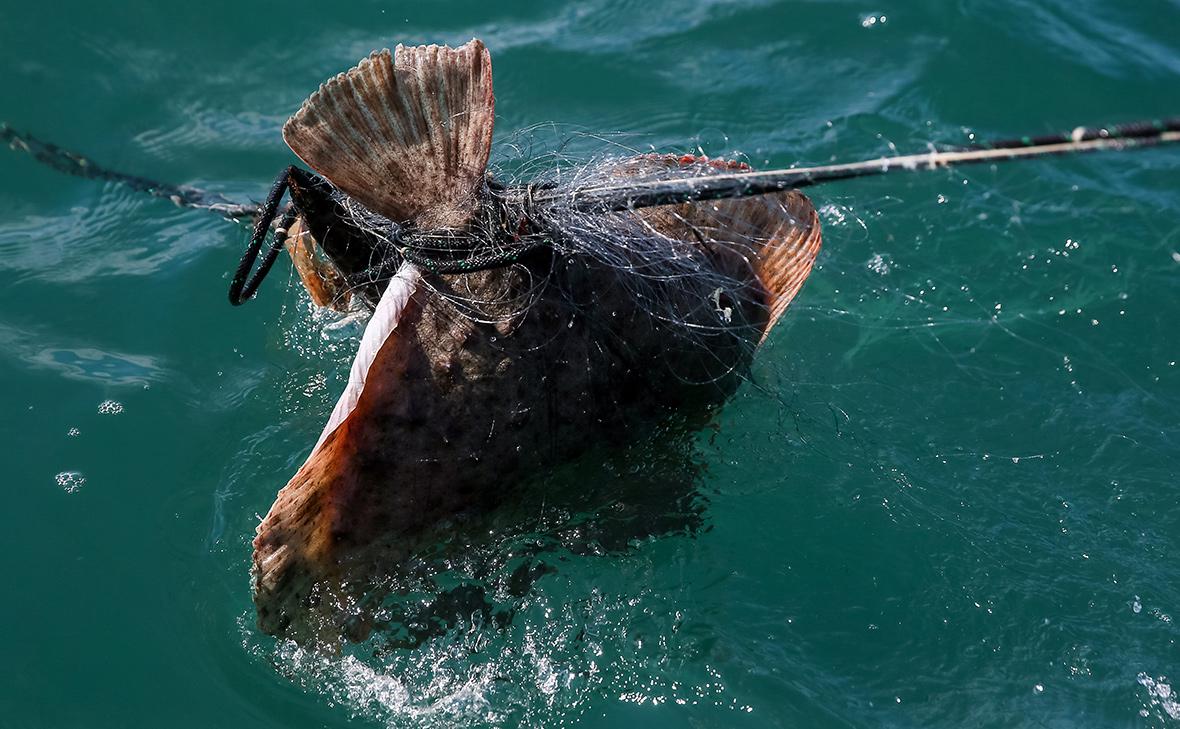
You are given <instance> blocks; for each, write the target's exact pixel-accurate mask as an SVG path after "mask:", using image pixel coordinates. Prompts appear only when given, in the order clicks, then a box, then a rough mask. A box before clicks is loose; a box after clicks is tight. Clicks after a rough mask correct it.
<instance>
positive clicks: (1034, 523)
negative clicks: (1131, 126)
mask: <svg viewBox="0 0 1180 729" xmlns="http://www.w3.org/2000/svg"><path fill="white" fill-rule="evenodd" d="M473 36H478V37H479V38H482V39H483V40H484V41H485V42H486V43H487V45H488V47H489V48H490V49H491V52H492V57H493V63H494V68H495V93H496V102H497V112H498V118H497V132H496V138H497V143H498V147H497V150H496V151H495V152H494V155H493V156H494V161H496V163H497V164H499V165H504V166H509V165H510V164H511V163H512V160H513V159H519V157H520V155H521V154H522V150H523V153H524V154H531V153H533V152H534V151H540V152H543V151H545V150H546V149H550V150H551V149H553V148H554V147H553V142H554V140H555V139H556V140H558V141H560V140H561V139H563V138H564V139H574V140H577V146H578V148H579V149H586V150H589V151H590V152H596V151H597V152H602V151H607V150H608V149H611V148H614V149H619V148H622V147H628V148H634V149H640V150H645V149H652V148H654V149H657V150H674V151H680V152H694V151H700V152H704V153H706V154H709V155H712V156H736V157H738V158H740V159H745V160H747V161H749V162H750V163H751V164H753V165H755V166H758V167H774V166H789V165H793V164H820V163H825V162H828V161H832V160H835V161H852V160H857V159H861V158H873V157H878V156H881V155H886V154H892V153H895V152H906V151H924V150H926V149H928V148H929V145H932V144H934V145H939V144H947V145H950V144H962V143H966V142H968V141H970V140H972V139H989V138H1002V137H1009V136H1020V135H1024V134H1043V133H1048V132H1053V131H1062V130H1069V129H1072V128H1073V127H1075V126H1077V125H1081V124H1092V125H1098V124H1107V123H1117V122H1125V121H1132V120H1136V119H1140V118H1153V117H1161V116H1167V115H1176V114H1180V2H1177V1H1176V0H1137V1H1136V2H1102V1H1099V0H1007V1H1001V0H994V1H986V0H906V1H904V2H903V1H901V0H871V1H870V0H854V1H844V0H829V1H823V0H793V1H789V2H788V1H783V2H769V1H761V0H733V1H728V2H721V1H719V0H642V1H640V0H579V1H577V2H567V1H565V0H547V1H545V2H540V1H539V0H537V1H532V2H502V3H490V2H474V1H471V0H464V1H460V2H447V3H443V2H430V3H425V2H419V3H410V2H402V3H393V2H367V1H358V2H350V3H325V2H308V1H306V0H291V1H289V2H286V3H242V2H227V1H226V0H206V1H204V2H198V3H161V2H144V1H142V0H129V1H127V2H120V3H114V4H104V3H93V2H78V1H72V2H71V1H64V0H63V1H62V2H49V3H44V2H43V3H36V2H32V3H30V2H21V3H17V2H12V1H11V0H9V1H8V2H5V3H4V8H3V10H2V12H0V79H2V81H3V83H2V86H3V88H2V89H0V119H3V120H6V121H8V122H9V123H11V124H12V125H13V126H15V127H16V128H18V129H22V130H26V131H29V132H32V133H34V134H37V135H39V136H40V137H43V138H45V139H48V140H50V141H53V142H55V143H57V144H60V145H62V146H63V147H66V148H69V149H74V150H78V151H79V152H82V153H84V154H86V155H87V156H89V157H90V158H92V159H93V160H95V161H97V162H100V163H102V164H105V165H108V166H110V167H113V168H116V169H120V170H126V171H128V172H133V173H136V174H141V175H144V176H147V177H151V178H155V179H160V180H165V181H168V182H173V183H183V184H189V185H195V186H199V187H203V188H206V189H210V190H215V191H218V192H220V193H223V194H225V195H226V196H228V197H231V198H234V199H242V200H247V199H260V198H262V197H263V196H264V195H265V192H266V189H267V187H268V185H269V182H270V180H271V179H273V176H274V175H275V174H276V173H277V172H278V170H279V169H281V168H282V167H283V166H284V165H287V164H289V163H291V162H294V161H295V158H294V157H293V155H292V154H291V153H290V152H289V151H288V150H287V149H286V147H285V146H284V145H283V143H282V140H281V137H280V127H281V125H282V123H283V121H284V120H285V119H286V118H287V116H288V115H289V114H291V113H292V112H293V111H294V110H295V109H296V108H297V107H298V106H299V104H300V103H301V102H302V100H303V99H304V98H305V97H306V96H307V95H308V94H309V93H311V92H312V91H313V90H314V89H315V88H316V87H317V86H318V85H319V84H320V83H321V82H322V81H323V80H325V79H327V78H328V77H330V76H331V75H334V74H336V73H338V72H340V71H342V70H345V69H347V68H348V67H350V66H351V65H353V64H354V63H355V62H356V61H357V60H358V59H360V58H361V57H363V56H365V55H367V54H368V53H369V52H370V51H371V50H373V49H376V48H382V47H386V46H388V47H393V46H394V45H395V44H397V43H407V44H415V43H444V42H445V43H450V44H459V43H462V42H464V41H466V40H468V39H470V38H471V37H473ZM598 135H601V137H600V138H599V137H598ZM522 140H523V142H522ZM546 145H549V146H546ZM596 145H597V148H596ZM0 171H2V172H3V174H0V444H2V445H0V452H2V453H3V463H4V465H5V468H4V477H3V479H2V482H3V487H2V488H3V496H4V498H3V506H2V507H0V545H2V549H0V575H3V580H2V584H3V588H2V591H3V598H2V599H0V625H2V626H3V630H2V633H0V636H2V637H0V727H3V728H4V729H10V728H11V729H18V728H19V729H23V728H25V727H29V728H41V727H45V728H49V727H88V728H94V729H97V728H101V727H135V728H138V727H145V728H146V727H153V728H154V727H172V728H181V727H194V728H197V727H200V728H202V729H204V728H207V727H249V728H250V729H261V728H263V727H287V728H295V727H345V726H348V727H386V726H391V727H422V726H489V725H490V726H505V727H515V726H531V727H587V728H589V727H622V726H643V727H647V728H649V729H655V728H656V727H928V726H947V727H958V726H983V727H1011V726H1029V727H1174V726H1180V695H1178V693H1180V648H1178V646H1177V639H1178V637H1180V629H1178V625H1177V623H1178V621H1180V364H1178V362H1180V149H1176V148H1172V149H1163V148H1160V149H1152V150H1146V151H1134V152H1126V153H1111V154H1101V155H1091V156H1084V157H1071V158H1052V159H1045V160H1041V161H1032V162H1022V163H1011V164H1003V165H999V166H994V167H992V166H984V167H973V168H963V169H957V170H939V171H926V172H921V173H913V174H903V175H900V176H889V177H884V178H874V179H864V180H858V181H848V182H842V183H835V184H830V185H826V186H822V187H816V188H814V189H813V190H811V191H810V194H811V196H812V198H813V200H814V201H815V203H816V206H817V207H818V208H819V209H820V211H821V218H822V220H823V226H824V238H825V245H824V249H823V252H822V253H821V255H820V258H819V262H818V265H817V266H816V269H815V271H814V272H813V273H812V275H811V278H810V279H809V280H808V282H807V284H806V286H805V287H804V289H803V291H802V293H801V294H800V296H799V297H798V299H797V300H796V302H795V303H794V304H793V306H792V307H791V309H790V310H789V312H788V314H787V316H786V317H785V319H784V320H783V321H782V323H781V324H780V325H779V326H778V327H777V328H776V329H775V331H774V334H773V336H772V337H771V340H770V341H769V343H768V344H767V346H766V347H765V348H764V349H763V350H762V351H761V352H760V354H759V357H758V359H757V361H756V362H755V365H754V368H753V372H752V381H751V382H750V383H749V384H747V385H745V386H743V387H742V388H741V389H740V390H739V391H738V393H737V394H736V395H735V396H734V397H733V398H732V400H731V401H730V402H729V403H728V404H727V405H726V407H725V408H724V409H723V410H721V411H720V413H719V414H718V416H717V417H716V418H715V419H714V420H713V422H711V423H710V424H709V426H708V427H707V428H705V429H703V430H702V431H701V432H700V433H696V434H695V435H694V436H693V439H692V442H691V443H690V444H689V447H688V449H687V452H686V453H682V454H680V456H682V457H684V458H687V459H689V460H690V461H691V462H692V463H694V464H695V466H696V468H695V470H696V471H697V472H698V475H697V476H696V478H695V481H693V482H692V484H691V493H690V495H689V496H690V498H689V500H690V501H691V505H690V506H689V507H685V503H684V500H683V499H674V498H672V497H669V498H667V499H664V498H661V497H660V496H659V492H658V491H656V492H652V493H647V494H645V495H644V494H641V495H636V494H635V493H633V492H631V491H628V490H627V488H628V487H627V484H628V483H631V481H629V480H628V477H629V475H635V474H637V473H638V474H642V472H643V471H644V470H645V469H647V468H649V466H650V464H651V463H652V462H653V461H654V460H658V455H659V454H655V455H653V454H652V453H649V452H647V450H645V447H643V446H642V445H639V446H637V447H636V448H635V449H634V450H633V452H632V451H629V452H625V453H605V454H602V455H601V460H602V463H601V464H598V465H595V464H590V465H589V466H586V467H581V468H578V469H576V470H575V471H574V472H566V473H558V474H556V475H554V476H553V479H554V480H553V481H552V483H551V485H552V493H553V494H557V495H553V496H550V495H549V494H548V493H547V492H546V491H545V488H541V489H539V490H534V491H531V492H528V491H526V492H525V494H526V495H525V496H524V497H521V498H518V499H516V500H515V501H514V502H513V503H509V504H505V506H504V508H503V509H502V510H501V511H500V512H498V513H494V514H492V515H490V516H489V517H488V518H489V519H490V521H489V526H488V527H487V529H486V530H484V531H485V534H484V537H483V538H482V539H481V540H478V543H475V542H473V543H472V544H470V545H467V544H460V545H459V547H460V548H459V549H454V550H452V551H451V553H450V554H451V555H452V556H451V557H449V558H448V559H450V560H451V561H450V562H448V563H447V564H444V565H442V567H440V568H439V569H441V570H443V571H444V572H449V573H452V576H453V577H454V578H455V580H457V581H459V582H464V581H466V582H464V584H467V583H470V582H472V581H476V582H478V580H479V579H483V578H481V577H479V575H480V574H484V573H486V572H487V571H488V569H491V570H492V571H493V572H495V571H496V570H500V571H505V570H506V571H509V572H510V571H511V570H513V569H515V566H514V565H515V563H514V562H513V559H514V557H513V555H514V554H515V553H516V550H518V548H519V546H520V544H523V543H530V544H533V543H542V542H545V543H549V544H556V545H557V546H551V547H549V551H548V552H545V553H544V554H542V556H541V559H542V560H543V561H544V562H545V566H544V569H541V570H538V571H537V573H536V579H535V581H534V582H533V584H532V585H531V587H529V588H528V589H527V590H526V591H525V592H524V594H523V595H517V596H515V597H513V598H512V600H511V601H510V602H511V604H510V605H507V606H506V610H507V612H504V613H503V614H504V615H506V616H507V618H506V619H502V620H495V621H489V620H485V619H483V617H481V615H480V614H478V612H473V613H471V614H470V615H462V614H459V615H457V616H456V618H455V619H454V620H452V621H451V622H450V623H449V624H447V625H445V626H444V628H443V629H442V630H439V631H436V633H435V634H432V635H429V636H426V637H424V638H423V639H422V640H420V641H418V642H417V643H416V644H415V645H405V646H400V647H393V648H385V649H382V648H380V647H379V646H378V647H374V646H373V645H368V646H361V647H359V648H356V649H352V648H350V649H348V650H345V651H342V652H341V653H339V654H322V653H316V652H314V651H308V650H306V649H303V648H300V647H299V646H296V645H294V644H290V643H285V642H278V641H276V640H274V639H273V638H270V637H268V636H266V635H264V634H262V633H260V632H259V631H258V629H257V628H256V627H255V624H254V619H253V611H252V605H251V600H250V581H249V564H250V540H251V538H252V536H253V532H254V528H255V526H256V524H257V523H258V521H259V518H260V517H259V515H260V514H264V513H265V512H266V510H267V508H268V507H269V504H270V503H271V501H272V500H273V498H274V495H275V493H276V491H277V490H278V489H279V488H280V487H281V486H282V485H283V484H284V483H285V482H286V480H287V479H288V478H289V476H290V475H291V474H292V473H293V471H294V469H295V468H296V467H297V466H298V465H299V464H300V463H302V461H303V459H304V458H305V457H306V455H307V453H308V451H309V450H310V448H311V446H312V445H313V443H314V442H315V439H316V437H317V435H318V433H319V429H320V427H321V425H322V423H323V421H324V420H325V418H326V416H327V414H328V412H329V411H330V410H331V407H332V403H333V402H334V400H335V398H336V396H337V394H338V392H339V391H340V389H341V387H342V384H343V382H344V380H345V378H346V376H347V367H348V364H349V362H350V360H351V357H352V353H353V350H354V348H355V346H356V344H357V341H358V339H359V336H360V334H361V331H362V328H361V327H362V325H361V324H359V323H357V322H347V321H345V322H340V321H339V320H338V317H334V316H331V315H327V314H324V313H322V312H316V311H315V310H314V307H312V305H311V304H310V301H309V300H308V298H307V295H306V294H305V293H304V292H303V291H302V289H301V288H300V287H299V285H298V281H297V279H296V278H294V277H293V274H292V273H291V271H290V266H289V264H288V263H287V262H286V261H285V260H281V261H280V263H279V265H278V266H277V267H276V269H275V272H274V273H272V275H271V278H270V279H268V280H267V281H266V283H265V284H264V285H263V288H262V292H261V294H260V295H259V297H258V298H257V299H256V300H254V301H252V302H250V303H249V304H248V305H246V306H243V307H240V308H234V307H231V306H230V305H229V304H228V303H227V301H226V294H225V291H226V287H227V284H228V278H229V275H230V272H231V271H232V269H233V267H234V266H235V265H236V263H237V260H238V256H239V254H240V252H241V250H242V248H243V246H244V243H245V240H246V237H247V230H246V229H245V227H244V226H242V225H236V224H232V223H228V222H225V221H223V220H220V219H219V218H217V217H216V216H213V215H210V214H209V213H206V212H201V211H192V210H182V209H178V208H176V207H174V206H172V205H170V204H168V203H167V202H165V201H161V200H156V199H152V198H149V197H146V196H143V195H141V194H137V193H134V192H131V191H129V190H127V189H125V188H122V187H119V186H116V185H111V184H102V183H98V182H93V181H89V180H84V179H77V178H72V177H66V176H63V175H61V174H59V173H56V172H54V171H52V170H49V169H47V168H45V167H43V166H41V165H38V164H37V163H35V162H33V161H32V160H31V159H30V158H28V157H27V156H25V155H21V154H17V153H10V152H8V151H7V150H0ZM391 487H392V486H391ZM530 494H531V495H530ZM571 494H579V496H578V497H576V498H574V497H571V496H570V495H571ZM685 509H687V511H688V512H690V513H689V514H688V516H687V517H686V516H684V513H682V512H684V510H685ZM621 512H626V516H625V518H624V517H620V516H618V514H619V513H621ZM682 517H683V518H682ZM677 519H681V521H677ZM554 535H558V536H557V537H555V536H554ZM570 535H573V536H572V537H571V536H570ZM579 535H580V537H579ZM559 537H560V538H559ZM567 537H568V539H567ZM546 539H548V542H546V541H545V540H546ZM522 540H523V541H522ZM530 540H531V541H530ZM563 540H564V541H563ZM570 545H576V546H577V548H574V547H572V546H570ZM481 565H483V567H481ZM488 565H490V567H488ZM516 566H518V565H516ZM485 567H488V569H484V568H485ZM481 569H483V573H481V571H480V570H481ZM438 598H439V595H431V594H424V595H421V596H419V600H420V602H421V604H422V605H429V604H431V603H432V602H438Z"/></svg>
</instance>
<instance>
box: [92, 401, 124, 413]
mask: <svg viewBox="0 0 1180 729" xmlns="http://www.w3.org/2000/svg"><path fill="white" fill-rule="evenodd" d="M121 412H123V403H121V402H118V401H115V400H103V401H102V403H101V404H100V405H99V406H98V414H99V415H118V414H119V413H121Z"/></svg>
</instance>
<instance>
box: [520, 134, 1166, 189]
mask: <svg viewBox="0 0 1180 729" xmlns="http://www.w3.org/2000/svg"><path fill="white" fill-rule="evenodd" d="M1171 142H1180V117H1174V118H1171V119H1160V120H1153V121H1147V122H1135V123H1131V124H1123V125H1119V126H1114V127H1100V128H1093V129H1087V128H1079V129H1076V130H1074V131H1073V132H1071V133H1066V134H1056V135H1050V136H1044V137H1019V138H1016V139H1005V140H1000V141H996V142H991V143H983V144H977V145H972V146H970V147H956V148H953V149H951V150H947V151H942V152H930V153H926V154H912V155H902V156H898V157H884V158H880V159H874V160H864V161H862V162H851V163H847V164H836V165H824V166H821V167H810V168H797V169H787V170H770V171H765V172H739V173H731V174H719V175H702V176H697V177H680V178H673V179H664V180H649V181H641V182H633V183H627V182H619V183H612V184H606V185H598V186H591V187H584V188H579V189H575V190H571V191H564V192H563V191H557V192H554V193H551V194H549V195H545V196H543V197H538V199H537V200H536V204H537V205H545V206H552V207H563V206H564V207H567V208H570V209H573V210H577V211H580V212H610V211H618V210H633V209H636V208H644V207H652V206H656V205H672V204H676V203H684V202H692V201H698V200H720V199H727V198H739V197H752V196H754V195H765V194H767V193H772V192H780V191H783V190H789V189H793V188H800V187H808V186H811V185H816V184H819V183H822V182H833V181H836V180H847V179H852V178H856V177H867V176H871V175H881V174H885V173H887V172H895V171H902V170H915V169H923V168H929V167H937V166H944V165H961V164H978V163H981V162H996V161H1001V160H1012V159H1020V158H1025V157H1033V156H1038V155H1048V154H1066V153H1070V152H1084V151H1093V150H1101V149H1127V148H1135V147H1146V146H1151V145H1156V144H1165V143H1171Z"/></svg>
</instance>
